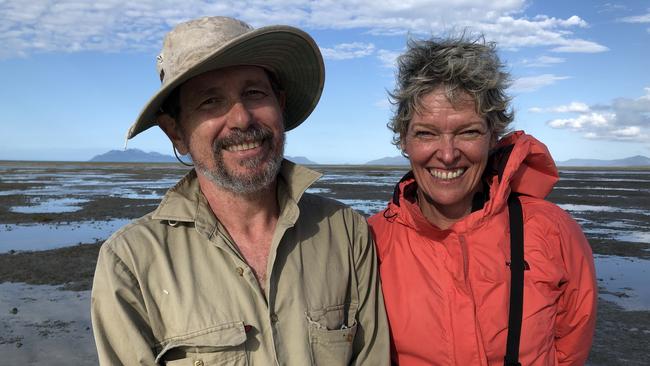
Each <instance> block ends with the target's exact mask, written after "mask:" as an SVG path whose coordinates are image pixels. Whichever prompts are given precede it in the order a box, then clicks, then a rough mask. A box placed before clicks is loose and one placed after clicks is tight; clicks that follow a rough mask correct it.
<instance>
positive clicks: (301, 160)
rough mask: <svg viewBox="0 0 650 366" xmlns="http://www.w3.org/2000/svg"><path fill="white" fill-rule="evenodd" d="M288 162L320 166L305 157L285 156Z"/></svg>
mask: <svg viewBox="0 0 650 366" xmlns="http://www.w3.org/2000/svg"><path fill="white" fill-rule="evenodd" d="M285 158H286V159H287V160H291V161H293V162H294V163H296V164H303V165H318V163H316V162H314V161H311V160H309V159H307V158H306V157H304V156H285Z"/></svg>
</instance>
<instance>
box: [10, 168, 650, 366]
mask: <svg viewBox="0 0 650 366" xmlns="http://www.w3.org/2000/svg"><path fill="white" fill-rule="evenodd" d="M314 168H315V169H317V170H319V171H321V172H322V173H324V176H323V178H321V179H320V180H319V181H318V182H317V183H316V184H315V185H314V186H312V188H310V190H309V191H310V192H313V193H317V194H320V195H323V196H326V197H330V198H333V199H337V200H340V201H342V202H344V203H346V204H348V205H350V206H352V207H354V208H355V209H357V210H359V211H360V212H362V213H363V214H364V215H371V214H373V213H375V212H379V211H380V210H382V209H383V208H384V207H385V203H386V201H387V200H388V199H390V197H391V196H392V192H393V187H394V184H395V183H396V182H397V181H398V180H399V179H400V178H401V177H402V175H403V174H404V173H406V169H405V168H403V167H402V168H396V167H368V166H316V167H314ZM186 172H187V168H185V167H182V166H180V165H177V164H91V163H40V162H39V163H28V162H0V354H2V355H3V361H2V362H8V364H17V363H19V362H20V363H22V364H43V363H44V364H48V365H69V364H74V365H96V364H97V360H96V358H95V356H94V344H93V341H92V334H91V331H90V328H89V324H90V323H89V312H88V308H89V289H90V285H91V283H92V275H93V270H94V265H95V260H96V256H97V251H98V248H99V245H100V244H101V242H103V240H105V239H106V238H107V237H108V236H109V235H110V233H112V232H113V231H114V230H115V229H116V228H118V227H120V226H122V225H123V224H124V223H126V222H128V221H129V220H131V219H133V218H136V217H139V216H141V215H143V214H145V213H147V212H149V211H151V210H153V209H154V208H155V207H156V206H157V204H158V201H159V200H160V198H161V197H162V195H163V194H164V193H165V191H166V190H167V189H168V188H169V187H171V186H172V185H173V184H174V183H175V182H176V181H177V180H178V179H179V178H180V177H181V176H182V175H183V174H185V173H186ZM560 175H561V180H560V182H559V183H558V185H557V186H556V189H555V190H554V191H553V192H552V194H551V195H550V196H549V200H551V201H553V202H555V203H557V204H559V205H560V206H561V207H562V208H564V209H565V210H567V211H569V212H570V213H571V214H572V215H573V216H574V217H575V218H576V220H577V221H578V222H579V223H580V224H581V226H582V228H583V230H584V231H585V233H586V235H587V237H588V239H589V242H590V244H591V245H592V248H593V251H594V253H595V259H596V270H597V277H598V281H599V286H600V296H599V298H600V303H599V309H598V324H597V331H596V336H595V339H594V347H593V349H592V353H591V356H590V361H589V363H590V364H591V365H613V364H626V365H645V364H647V359H648V358H649V357H650V354H649V353H648V349H650V286H648V285H647V279H648V278H650V276H649V275H650V168H649V169H603V170H601V169H561V173H560Z"/></svg>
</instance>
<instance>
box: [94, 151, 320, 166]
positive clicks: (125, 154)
mask: <svg viewBox="0 0 650 366" xmlns="http://www.w3.org/2000/svg"><path fill="white" fill-rule="evenodd" d="M286 158H287V159H289V160H291V161H293V162H294V163H297V164H305V165H316V164H318V163H316V162H313V161H311V160H309V159H307V158H306V157H304V156H286ZM185 160H187V158H185ZM89 161H92V162H104V163H175V162H176V161H177V160H176V158H175V157H174V156H171V155H164V154H160V153H157V152H153V151H152V152H145V151H142V150H140V149H127V150H111V151H109V152H107V153H104V154H100V155H96V156H94V157H93V158H92V159H90V160H89Z"/></svg>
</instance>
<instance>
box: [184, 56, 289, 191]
mask: <svg viewBox="0 0 650 366" xmlns="http://www.w3.org/2000/svg"><path fill="white" fill-rule="evenodd" d="M179 102H180V115H179V116H178V121H177V122H178V124H179V127H180V130H179V133H180V137H181V141H180V143H177V144H176V145H177V148H178V149H179V151H180V152H181V153H187V152H189V153H190V155H191V156H192V160H193V162H194V164H195V166H196V169H197V172H198V173H199V174H201V175H203V176H205V177H206V178H208V179H209V180H211V181H212V182H213V183H215V184H217V185H218V186H220V187H222V188H225V189H227V190H229V191H231V192H235V193H253V192H258V191H260V190H262V189H264V188H266V187H268V186H270V184H271V183H273V182H274V181H275V178H276V177H277V174H278V171H279V169H280V163H281V162H282V157H283V153H284V124H283V121H282V107H283V104H284V98H283V95H280V96H278V95H276V94H275V92H274V91H273V89H272V87H271V83H270V81H269V78H268V76H267V74H266V72H265V71H264V70H263V69H262V68H260V67H255V66H235V67H228V68H224V69H219V70H214V71H209V72H206V73H204V74H201V75H198V76H196V77H194V78H192V79H190V80H188V81H187V82H185V84H183V85H182V86H181V87H180V94H179Z"/></svg>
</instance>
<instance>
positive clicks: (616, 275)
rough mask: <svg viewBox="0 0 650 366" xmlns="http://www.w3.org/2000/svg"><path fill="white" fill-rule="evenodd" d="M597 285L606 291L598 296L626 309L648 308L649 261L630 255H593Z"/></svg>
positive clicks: (649, 307) (649, 297)
mask: <svg viewBox="0 0 650 366" xmlns="http://www.w3.org/2000/svg"><path fill="white" fill-rule="evenodd" d="M594 262H595V264H596V278H597V279H598V285H599V286H603V287H604V288H605V289H606V290H607V291H608V292H612V293H613V294H608V293H601V294H600V295H599V296H600V297H602V298H604V299H606V300H610V301H613V302H615V303H617V304H619V305H620V306H622V307H623V308H624V309H626V310H650V286H648V280H650V261H649V260H644V259H638V258H630V257H617V256H605V255H598V254H597V255H595V256H594Z"/></svg>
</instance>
